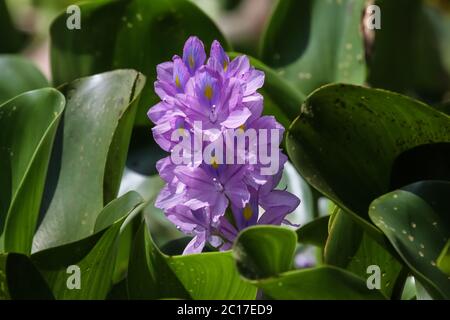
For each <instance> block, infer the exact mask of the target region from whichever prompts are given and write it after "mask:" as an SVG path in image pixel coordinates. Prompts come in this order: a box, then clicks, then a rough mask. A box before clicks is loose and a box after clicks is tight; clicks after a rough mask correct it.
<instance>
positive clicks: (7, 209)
mask: <svg viewBox="0 0 450 320" xmlns="http://www.w3.org/2000/svg"><path fill="white" fill-rule="evenodd" d="M64 103H65V99H64V96H63V95H62V94H61V93H59V92H58V91H56V90H55V89H50V88H46V89H39V90H35V91H30V92H27V93H24V94H22V95H19V96H18V97H16V98H14V99H12V100H9V101H8V102H7V103H5V104H3V105H1V106H0V235H1V237H0V239H1V241H0V242H1V243H2V245H0V250H2V249H3V250H4V251H6V252H20V253H25V254H29V253H30V251H31V243H32V239H33V235H34V232H35V230H36V223H37V220H38V216H39V209H40V206H41V198H42V194H43V191H44V185H45V178H46V173H47V168H48V164H49V159H50V154H51V149H52V146H53V140H54V137H55V134H56V130H57V126H58V123H59V120H60V118H61V114H62V112H63V109H64Z"/></svg>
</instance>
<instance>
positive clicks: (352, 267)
mask: <svg viewBox="0 0 450 320" xmlns="http://www.w3.org/2000/svg"><path fill="white" fill-rule="evenodd" d="M324 260H325V263H326V264H329V265H333V266H336V267H339V268H342V269H346V270H347V271H349V272H351V273H353V274H355V275H357V276H359V277H361V278H363V279H364V278H368V277H369V276H370V275H371V273H368V272H367V271H368V267H369V266H378V267H379V268H380V271H381V274H380V276H381V279H380V285H381V289H380V290H381V292H382V293H383V294H384V295H385V296H387V297H391V296H392V295H393V294H394V295H398V296H397V297H400V295H401V291H402V289H403V284H404V281H405V280H406V275H405V274H404V273H402V269H403V266H402V264H401V263H400V262H399V261H397V259H396V257H395V256H393V255H392V254H391V253H390V252H388V251H387V250H386V249H384V247H382V246H381V245H379V244H378V243H377V242H375V241H374V240H373V239H372V238H371V237H370V236H369V235H368V234H367V232H365V231H364V229H363V228H361V226H360V225H358V224H357V223H355V222H354V221H353V219H352V217H351V216H350V215H349V214H347V213H345V212H344V211H342V210H339V211H338V212H337V214H336V217H335V218H334V219H333V223H332V225H331V228H330V235H329V237H328V240H327V242H326V246H325V254H324Z"/></svg>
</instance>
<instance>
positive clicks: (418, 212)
mask: <svg viewBox="0 0 450 320" xmlns="http://www.w3.org/2000/svg"><path fill="white" fill-rule="evenodd" d="M425 190H426V191H425ZM449 194H450V183H449V182H419V183H417V184H415V185H412V186H409V187H407V188H405V190H397V191H395V192H392V193H389V194H386V195H384V196H382V197H380V198H378V199H377V200H375V201H374V202H373V203H372V204H371V206H370V211H369V214H370V218H371V219H372V221H373V222H374V223H375V224H376V225H377V226H378V227H379V228H380V229H381V230H382V231H383V232H384V234H385V235H386V236H387V237H388V239H389V241H390V242H391V244H392V245H393V246H394V248H395V249H396V250H397V252H398V254H399V255H400V256H401V257H402V259H403V260H404V262H405V263H406V264H407V265H408V267H409V268H410V269H411V271H412V273H413V274H414V276H415V277H416V278H417V280H419V281H420V283H421V284H422V285H423V286H424V288H425V289H426V290H427V291H428V292H429V293H430V294H431V295H432V296H433V297H434V298H437V299H449V298H450V278H449V276H448V275H446V274H445V273H443V272H442V271H441V270H440V269H439V268H438V266H437V259H438V258H439V255H440V254H441V251H442V250H443V248H444V246H445V245H446V243H447V241H448V239H449V237H450V224H448V211H447V210H445V211H441V209H442V208H448V205H449V202H448V195H449Z"/></svg>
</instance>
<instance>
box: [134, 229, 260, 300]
mask: <svg viewBox="0 0 450 320" xmlns="http://www.w3.org/2000/svg"><path fill="white" fill-rule="evenodd" d="M127 279H128V293H129V296H130V298H131V299H164V298H179V299H189V298H192V299H200V300H202V299H213V300H216V299H219V300H233V299H238V300H239V299H244V300H247V299H254V298H255V297H256V288H254V287H253V286H251V285H249V284H247V283H245V282H244V281H243V280H242V279H241V278H240V276H239V274H238V272H237V270H236V267H235V264H234V261H233V258H232V255H231V252H212V253H202V254H195V255H187V256H172V257H171V256H167V255H164V254H163V253H161V251H160V250H159V249H158V248H157V247H156V246H155V244H154V243H153V240H152V239H151V236H150V234H149V232H148V227H147V225H146V223H143V224H142V225H141V228H140V230H139V232H138V234H137V236H136V240H135V245H134V248H133V251H132V254H131V258H130V263H129V270H128V278H127Z"/></svg>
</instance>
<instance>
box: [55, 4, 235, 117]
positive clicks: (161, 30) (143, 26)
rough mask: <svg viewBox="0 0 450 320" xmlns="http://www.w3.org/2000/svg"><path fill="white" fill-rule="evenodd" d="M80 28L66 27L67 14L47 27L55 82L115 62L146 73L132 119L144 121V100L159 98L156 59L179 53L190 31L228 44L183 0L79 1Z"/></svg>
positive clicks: (108, 67)
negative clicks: (156, 82) (154, 87)
mask: <svg viewBox="0 0 450 320" xmlns="http://www.w3.org/2000/svg"><path fill="white" fill-rule="evenodd" d="M80 8H81V12H82V13H83V18H82V26H81V29H80V30H68V29H67V27H66V19H67V15H66V14H65V13H63V14H61V15H60V16H59V17H58V18H57V19H56V20H55V21H54V23H53V25H52V27H51V36H52V48H51V64H52V70H53V79H54V81H55V83H56V84H61V83H64V82H68V81H72V80H74V79H77V78H79V77H81V76H87V75H92V74H96V73H100V72H104V71H109V70H112V69H117V68H133V69H136V70H138V71H140V72H142V73H143V74H145V75H146V77H147V79H148V81H147V85H146V86H145V89H144V90H143V98H142V102H141V104H140V106H139V111H138V116H137V118H136V120H137V122H138V123H139V124H141V125H147V124H149V120H148V119H147V116H146V113H147V111H148V108H149V106H151V105H152V104H156V103H157V102H158V101H159V98H157V96H156V94H155V93H154V90H153V83H154V81H155V80H156V65H157V64H159V63H162V62H164V61H168V60H170V59H171V58H172V56H173V55H174V54H179V55H180V54H181V53H182V50H183V45H184V42H185V41H186V40H187V38H188V37H189V36H191V35H196V36H198V37H199V38H200V39H201V40H202V41H204V42H205V44H206V45H209V44H210V43H211V42H212V41H213V40H214V39H217V40H219V41H220V42H221V43H222V44H223V45H224V46H225V48H229V46H228V44H227V42H226V40H225V39H224V37H223V36H222V34H221V33H220V31H219V29H218V28H217V27H216V26H215V25H214V23H213V22H212V20H211V19H210V18H209V17H208V16H207V15H206V14H205V13H203V12H202V11H201V10H200V9H199V8H198V7H197V6H196V5H194V4H193V3H192V2H190V1H185V0H162V1H148V0H130V1H94V2H91V3H86V4H82V5H80Z"/></svg>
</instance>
